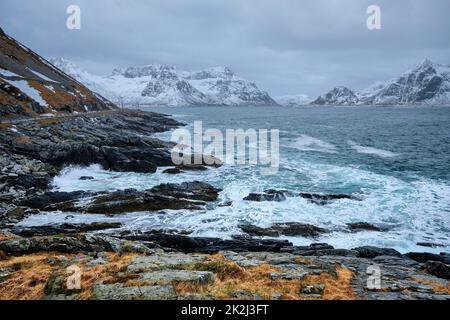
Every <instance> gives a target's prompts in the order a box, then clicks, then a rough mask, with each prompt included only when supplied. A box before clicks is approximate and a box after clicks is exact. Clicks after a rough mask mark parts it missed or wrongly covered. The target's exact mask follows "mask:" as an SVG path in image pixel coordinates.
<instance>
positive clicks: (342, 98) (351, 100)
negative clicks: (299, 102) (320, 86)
mask: <svg viewBox="0 0 450 320" xmlns="http://www.w3.org/2000/svg"><path fill="white" fill-rule="evenodd" d="M358 102H359V99H358V97H357V96H356V94H355V93H354V92H353V91H352V90H350V89H349V88H347V87H336V88H334V89H333V90H331V91H329V92H327V93H325V94H323V95H321V96H320V97H318V98H317V99H316V100H314V101H313V102H311V104H314V105H339V106H351V105H356V104H358Z"/></svg>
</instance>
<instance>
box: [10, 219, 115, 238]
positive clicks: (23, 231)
mask: <svg viewBox="0 0 450 320" xmlns="http://www.w3.org/2000/svg"><path fill="white" fill-rule="evenodd" d="M121 226H122V224H121V223H118V222H112V223H111V222H94V223H90V224H70V223H64V224H61V225H50V226H39V227H29V228H15V229H12V230H11V232H12V233H13V234H16V235H18V236H21V237H35V236H50V235H62V234H76V233H84V232H90V231H99V230H107V229H117V228H120V227H121Z"/></svg>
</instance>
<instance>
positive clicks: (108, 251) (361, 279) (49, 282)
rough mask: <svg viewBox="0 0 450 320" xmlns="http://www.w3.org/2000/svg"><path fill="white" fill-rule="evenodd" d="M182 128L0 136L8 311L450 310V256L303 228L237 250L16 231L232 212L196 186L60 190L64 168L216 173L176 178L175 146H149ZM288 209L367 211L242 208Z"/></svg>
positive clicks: (236, 244) (32, 130)
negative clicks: (316, 305)
mask: <svg viewBox="0 0 450 320" xmlns="http://www.w3.org/2000/svg"><path fill="white" fill-rule="evenodd" d="M182 125H183V124H181V123H179V122H177V121H175V120H173V119H171V118H170V117H168V116H165V115H161V114H156V113H148V112H141V111H131V110H125V111H124V112H112V113H108V114H89V113H87V114H84V115H79V116H76V117H71V118H68V119H64V118H60V119H56V118H54V119H53V118H49V119H38V120H32V119H30V120H29V121H24V122H17V123H9V124H6V123H2V124H0V299H138V300H140V299H169V300H173V299H195V300H197V299H199V300H202V299H237V300H239V299H245V300H259V299H275V300H279V299H305V300H315V299H394V300H398V299H438V300H448V299H450V286H449V279H450V267H449V264H450V254H446V253H442V254H430V253H407V254H401V253H400V252H398V251H396V250H394V249H390V248H376V247H369V246H366V247H359V248H353V249H351V250H347V249H345V250H344V249H339V248H334V247H332V246H330V245H328V244H323V243H315V242H314V239H315V238H316V237H317V235H319V234H323V233H327V232H328V230H326V229H324V228H320V227H317V226H312V225H307V224H302V223H301V222H292V223H285V224H276V225H273V226H271V227H269V228H259V227H256V226H252V225H242V226H241V229H242V231H243V235H237V236H234V237H232V238H231V239H219V238H201V237H193V236H190V235H189V232H183V231H180V230H153V231H149V232H130V231H123V230H120V227H121V224H120V223H84V224H74V223H64V224H59V225H56V224H54V225H48V226H41V227H20V226H18V225H17V223H18V222H20V221H21V220H23V219H25V218H26V217H28V216H31V215H34V214H38V213H42V212H55V211H56V212H66V213H82V214H83V213H89V214H98V215H109V216H110V215H121V214H126V213H130V212H136V211H145V212H149V214H152V212H159V211H162V210H192V211H197V210H208V207H209V206H211V205H213V206H215V205H217V206H220V205H227V204H224V203H221V199H220V192H221V190H220V189H218V188H216V187H215V186H212V185H209V184H207V183H204V182H199V181H191V182H186V183H182V184H174V183H166V184H160V185H158V186H155V187H153V188H151V189H149V190H144V191H138V190H136V189H132V188H133V186H130V189H128V190H121V191H114V192H89V191H76V192H56V191H54V190H52V185H51V184H52V180H53V178H54V177H55V176H56V175H57V174H58V173H59V172H60V171H61V169H63V168H64V167H65V166H68V165H83V166H87V165H90V164H99V165H101V166H102V167H103V168H105V169H107V170H111V171H120V172H142V173H154V172H156V170H157V169H158V167H171V168H170V169H168V170H166V173H167V175H168V180H170V175H171V174H177V173H179V172H182V171H189V170H191V171H199V172H200V173H201V171H202V170H214V168H207V166H206V165H199V166H182V167H174V166H173V163H172V160H171V155H170V149H171V147H172V145H171V144H170V143H168V142H164V141H161V140H159V139H156V138H154V137H153V135H154V134H155V133H159V132H164V131H168V130H171V129H174V128H176V127H179V126H182ZM82 178H83V179H86V180H88V179H91V177H88V176H86V177H82ZM287 197H301V198H304V199H307V200H308V201H311V202H312V203H314V204H317V205H327V204H328V203H330V202H332V201H339V200H340V199H352V200H355V201H358V200H360V199H358V198H355V197H353V196H352V195H339V194H329V195H327V194H311V193H292V192H291V191H285V190H267V191H265V192H264V193H261V194H250V195H248V196H247V197H246V198H245V199H244V200H246V201H284V200H285V199H286V198H287ZM359 230H370V231H373V232H383V229H382V228H381V227H378V226H373V225H370V224H367V223H364V222H360V223H353V224H350V225H348V232H358V231H359ZM280 236H302V237H306V238H310V239H311V242H312V244H311V245H309V246H294V245H293V244H292V243H290V242H289V241H286V240H281V239H276V238H278V237H280ZM268 238H270V239H268ZM429 245H430V246H431V245H433V244H429ZM71 266H76V267H77V268H79V269H80V270H81V284H82V286H81V288H79V289H73V290H69V289H68V288H67V286H66V283H67V279H68V278H69V277H70V272H68V271H67V270H68V268H69V269H70V267H71ZM377 268H378V269H377ZM371 270H372V271H373V270H379V271H380V280H381V282H380V285H379V286H375V287H371V286H370V285H368V281H370V279H371V278H370V277H371V276H373V275H374V273H373V272H372V271H371ZM375 275H376V274H375Z"/></svg>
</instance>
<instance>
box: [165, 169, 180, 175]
mask: <svg viewBox="0 0 450 320" xmlns="http://www.w3.org/2000/svg"><path fill="white" fill-rule="evenodd" d="M163 173H165V174H180V173H182V171H181V170H180V169H178V168H169V169H166V170H164V171H163Z"/></svg>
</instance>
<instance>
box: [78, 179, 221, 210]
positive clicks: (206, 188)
mask: <svg viewBox="0 0 450 320" xmlns="http://www.w3.org/2000/svg"><path fill="white" fill-rule="evenodd" d="M219 191H220V189H217V188H214V187H212V186H211V185H209V184H207V183H203V182H184V183H181V184H172V183H169V184H161V185H159V186H156V187H154V188H152V189H150V190H148V191H145V192H139V191H136V190H133V189H130V190H124V191H116V192H113V193H110V194H106V195H101V196H99V197H96V198H95V199H94V200H93V201H92V202H91V203H89V204H88V205H87V207H86V208H84V209H83V211H84V212H88V213H97V214H117V213H124V212H136V211H159V210H164V209H172V210H179V209H189V210H199V209H202V207H203V206H204V205H205V202H212V201H216V200H217V198H218V196H219Z"/></svg>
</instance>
